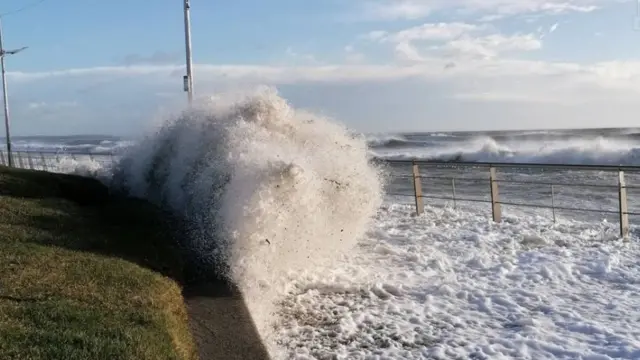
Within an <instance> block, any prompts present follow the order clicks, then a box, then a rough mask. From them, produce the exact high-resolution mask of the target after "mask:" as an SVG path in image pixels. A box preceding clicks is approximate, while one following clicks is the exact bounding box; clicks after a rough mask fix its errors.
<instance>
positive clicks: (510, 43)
mask: <svg viewBox="0 0 640 360" xmlns="http://www.w3.org/2000/svg"><path fill="white" fill-rule="evenodd" d="M487 30H492V28H491V27H488V26H485V25H475V24H468V23H460V22H454V23H435V24H434V23H426V24H422V25H419V26H415V27H412V28H409V29H405V30H402V31H398V32H396V33H384V34H379V32H376V33H375V36H373V35H372V34H371V33H369V34H368V36H365V38H368V39H374V40H376V41H378V42H380V43H391V44H393V45H394V51H395V54H396V58H398V59H399V60H402V61H410V62H420V61H423V60H424V59H425V57H426V56H434V55H436V54H437V55H440V56H444V57H449V58H459V57H480V58H492V57H496V56H498V55H500V54H503V53H509V52H514V51H532V50H538V49H540V48H542V42H541V38H542V36H536V35H534V34H513V35H504V34H500V33H487Z"/></svg>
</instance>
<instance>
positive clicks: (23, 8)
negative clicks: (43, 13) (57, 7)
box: [0, 0, 47, 18]
mask: <svg viewBox="0 0 640 360" xmlns="http://www.w3.org/2000/svg"><path fill="white" fill-rule="evenodd" d="M45 1H47V0H38V1H35V2H32V3H29V4H27V5H25V6H23V7H21V8H18V9H16V10H11V11H7V12H5V13H2V14H0V18H1V17H5V16H7V15H15V14H17V13H20V12H23V11H25V10H28V9H31V8H32V7H34V6H38V5H40V4H42V3H43V2H45Z"/></svg>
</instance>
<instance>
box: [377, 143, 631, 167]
mask: <svg viewBox="0 0 640 360" xmlns="http://www.w3.org/2000/svg"><path fill="white" fill-rule="evenodd" d="M372 155H373V156H374V157H376V158H379V159H391V160H398V159H399V160H406V159H419V160H428V161H445V162H511V163H538V164H580V165H585V164H597V165H640V141H639V140H638V139H635V138H626V139H621V138H613V137H611V138H609V137H604V136H593V137H582V138H580V137H572V138H565V139H560V140H557V139H554V140H544V139H536V140H530V141H527V140H521V139H518V140H511V141H510V140H503V141H500V140H496V139H495V138H494V137H489V136H480V137H473V138H469V139H467V140H464V141H460V140H456V141H450V142H445V143H439V144H436V145H434V146H421V147H411V148H403V149H397V148H395V149H393V148H387V149H373V151H372Z"/></svg>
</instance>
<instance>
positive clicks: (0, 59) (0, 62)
mask: <svg viewBox="0 0 640 360" xmlns="http://www.w3.org/2000/svg"><path fill="white" fill-rule="evenodd" d="M24 49H26V47H23V48H21V49H17V50H5V49H4V45H3V38H2V17H1V16H0V68H2V96H3V100H4V130H5V135H6V138H7V157H8V158H9V167H13V156H12V153H11V133H10V132H9V94H8V93H7V72H6V69H5V66H4V58H5V56H7V55H14V54H17V53H19V52H20V51H22V50H24Z"/></svg>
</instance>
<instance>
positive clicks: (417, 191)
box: [413, 162, 424, 215]
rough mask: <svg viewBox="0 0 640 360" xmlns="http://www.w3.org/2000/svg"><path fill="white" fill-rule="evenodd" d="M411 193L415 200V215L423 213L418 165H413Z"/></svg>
mask: <svg viewBox="0 0 640 360" xmlns="http://www.w3.org/2000/svg"><path fill="white" fill-rule="evenodd" d="M413 193H414V196H415V198H416V215H420V214H422V213H423V212H424V201H423V199H422V184H421V183H420V169H419V168H418V164H416V163H415V162H414V163H413Z"/></svg>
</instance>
